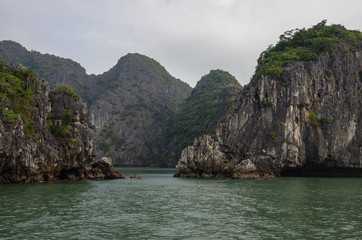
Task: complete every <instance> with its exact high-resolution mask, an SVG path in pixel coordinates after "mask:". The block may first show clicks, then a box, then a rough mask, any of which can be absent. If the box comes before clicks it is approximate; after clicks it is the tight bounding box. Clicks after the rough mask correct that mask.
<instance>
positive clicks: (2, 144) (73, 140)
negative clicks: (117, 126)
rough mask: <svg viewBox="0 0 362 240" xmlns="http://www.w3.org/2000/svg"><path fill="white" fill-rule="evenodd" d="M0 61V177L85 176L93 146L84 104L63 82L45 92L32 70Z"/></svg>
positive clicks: (48, 178)
mask: <svg viewBox="0 0 362 240" xmlns="http://www.w3.org/2000/svg"><path fill="white" fill-rule="evenodd" d="M0 65H1V66H0V67H1V72H2V77H3V78H2V79H1V82H0V87H1V89H2V94H1V95H0V183H4V182H5V183H6V182H9V183H10V182H39V181H56V180H76V179H84V178H88V177H87V171H86V166H88V165H89V164H90V163H91V162H92V161H93V160H94V157H95V148H94V132H93V131H92V130H91V129H89V128H88V126H87V124H86V123H85V120H86V116H87V109H86V105H85V104H84V103H83V102H82V101H81V100H80V98H79V97H78V96H77V95H76V94H75V93H74V92H72V91H71V89H70V88H68V87H66V86H61V87H59V88H57V89H56V90H54V91H53V92H50V88H49V86H48V84H47V83H46V82H45V81H44V80H40V81H39V80H37V78H36V77H35V75H34V74H33V72H32V71H28V70H21V69H17V68H16V67H13V66H6V65H4V64H3V63H1V64H0ZM27 100H29V102H26V101H27ZM27 104H29V105H27Z"/></svg>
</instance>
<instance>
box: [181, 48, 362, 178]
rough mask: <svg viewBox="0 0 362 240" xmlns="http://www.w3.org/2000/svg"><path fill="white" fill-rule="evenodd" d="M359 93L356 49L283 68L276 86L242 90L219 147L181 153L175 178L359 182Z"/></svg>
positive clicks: (267, 82)
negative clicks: (318, 178) (301, 178)
mask: <svg viewBox="0 0 362 240" xmlns="http://www.w3.org/2000/svg"><path fill="white" fill-rule="evenodd" d="M361 93H362V50H361V46H360V47H359V48H358V49H349V48H347V47H345V46H343V45H340V46H339V47H338V48H337V49H335V50H334V51H333V52H328V53H326V54H323V55H321V56H320V57H319V58H318V59H317V60H314V61H309V62H296V63H294V64H290V65H288V66H287V67H286V69H285V71H284V74H283V75H282V77H281V79H280V80H275V79H272V78H270V77H262V78H261V79H260V80H259V82H258V83H257V84H254V85H253V84H252V83H250V84H249V85H247V86H246V87H245V88H244V89H243V90H242V91H241V93H240V95H239V98H238V102H237V105H236V108H235V109H234V111H233V112H232V113H231V114H230V115H229V116H228V117H227V119H226V121H225V122H224V123H222V124H220V125H219V127H218V129H217V137H218V142H211V141H209V140H207V139H208V138H207V137H204V138H203V139H204V140H201V139H199V140H197V141H195V143H194V145H193V146H190V147H187V148H186V149H185V150H184V152H183V154H182V157H181V160H180V161H179V163H178V165H177V168H178V169H179V170H180V173H179V174H178V175H179V176H193V177H195V176H203V177H207V176H212V177H214V176H226V177H234V178H256V177H262V178H269V177H273V176H280V175H293V176H295V175H303V176H362V144H361V143H362V130H361V123H362V95H361ZM213 146H215V147H213ZM216 146H217V147H216ZM215 154H216V155H217V156H218V157H213V156H215ZM205 161H206V162H205Z"/></svg>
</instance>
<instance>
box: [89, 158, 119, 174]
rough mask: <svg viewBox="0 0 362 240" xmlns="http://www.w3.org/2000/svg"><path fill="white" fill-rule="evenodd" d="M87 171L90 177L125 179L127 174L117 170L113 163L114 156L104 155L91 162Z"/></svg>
mask: <svg viewBox="0 0 362 240" xmlns="http://www.w3.org/2000/svg"><path fill="white" fill-rule="evenodd" d="M91 166H92V168H91V169H89V170H88V171H87V178H88V179H124V178H125V175H123V174H120V173H119V172H117V171H116V170H115V169H114V167H113V164H112V158H109V157H102V158H101V159H98V160H96V161H94V162H93V163H92V164H91Z"/></svg>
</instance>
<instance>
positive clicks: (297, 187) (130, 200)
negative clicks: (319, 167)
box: [0, 168, 362, 239]
mask: <svg viewBox="0 0 362 240" xmlns="http://www.w3.org/2000/svg"><path fill="white" fill-rule="evenodd" d="M120 171H121V172H123V173H125V174H126V176H127V179H125V180H111V181H97V182H94V181H78V182H66V183H41V184H28V185H25V184H20V185H14V184H11V185H0V239H361V237H362V207H361V206H362V179H357V178H346V179H344V178H280V179H276V180H220V179H217V180H215V179H213V180H210V179H178V178H172V175H173V173H174V172H175V171H173V170H170V169H135V168H127V169H120ZM135 173H140V174H141V175H142V177H143V179H142V180H137V179H130V178H129V177H130V176H131V175H133V174H135Z"/></svg>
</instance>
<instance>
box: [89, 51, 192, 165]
mask: <svg viewBox="0 0 362 240" xmlns="http://www.w3.org/2000/svg"><path fill="white" fill-rule="evenodd" d="M99 78H100V79H102V81H101V82H100V83H101V84H104V83H106V84H107V85H108V86H113V87H111V88H109V89H107V90H106V91H105V92H104V93H103V94H102V95H101V96H99V98H97V99H96V100H95V101H94V102H93V104H92V106H91V108H90V121H91V123H92V125H94V126H95V129H96V139H97V145H98V146H99V148H98V150H99V153H100V154H101V155H107V156H111V157H112V158H113V159H114V160H115V162H116V163H117V164H121V165H162V164H163V163H162V162H160V155H161V154H162V151H163V150H164V149H165V147H166V145H167V142H166V129H167V128H168V124H169V120H170V119H171V117H172V116H174V115H175V113H176V112H177V111H178V110H179V109H180V105H181V103H182V101H183V100H184V99H185V98H186V97H187V96H188V95H189V94H190V92H191V87H190V86H188V85H187V84H186V83H184V82H181V81H180V80H178V79H175V78H174V77H172V76H171V75H170V74H169V73H168V72H167V71H166V70H165V69H164V67H162V66H161V65H160V64H159V63H158V62H156V61H155V60H153V59H151V58H148V57H146V56H143V55H140V54H128V55H127V56H125V57H123V58H121V59H120V60H119V62H118V63H117V65H116V66H114V67H113V68H112V69H111V70H110V71H108V72H106V73H104V74H103V75H101V76H100V77H99Z"/></svg>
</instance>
